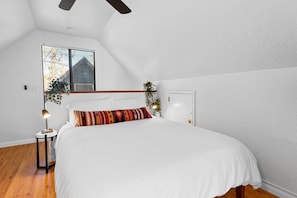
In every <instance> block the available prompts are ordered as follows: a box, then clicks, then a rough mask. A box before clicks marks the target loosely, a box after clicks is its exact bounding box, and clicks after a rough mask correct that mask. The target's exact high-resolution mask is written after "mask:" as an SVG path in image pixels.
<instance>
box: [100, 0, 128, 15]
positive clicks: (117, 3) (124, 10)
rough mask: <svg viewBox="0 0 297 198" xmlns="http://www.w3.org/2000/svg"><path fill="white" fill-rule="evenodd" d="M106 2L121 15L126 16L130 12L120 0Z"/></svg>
mask: <svg viewBox="0 0 297 198" xmlns="http://www.w3.org/2000/svg"><path fill="white" fill-rule="evenodd" d="M106 1H107V2H108V3H109V4H110V5H112V7H114V8H115V9H116V10H117V11H118V12H119V13H121V14H127V13H130V12H131V10H130V8H128V6H127V5H126V4H125V3H124V2H122V1H121V0H106Z"/></svg>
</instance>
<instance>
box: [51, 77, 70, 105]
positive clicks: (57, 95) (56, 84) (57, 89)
mask: <svg viewBox="0 0 297 198" xmlns="http://www.w3.org/2000/svg"><path fill="white" fill-rule="evenodd" d="M63 93H66V94H69V93H70V86H69V83H67V82H65V81H60V80H59V78H57V79H53V80H52V81H51V82H50V84H49V89H48V91H46V92H45V101H50V102H53V103H56V104H59V105H60V104H61V101H62V94H63Z"/></svg>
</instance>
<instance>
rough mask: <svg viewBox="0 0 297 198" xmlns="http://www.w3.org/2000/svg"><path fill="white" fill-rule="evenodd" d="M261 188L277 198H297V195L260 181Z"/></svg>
mask: <svg viewBox="0 0 297 198" xmlns="http://www.w3.org/2000/svg"><path fill="white" fill-rule="evenodd" d="M261 188H263V189H264V190H266V191H268V192H270V193H272V194H274V195H276V196H279V197H280V198H297V194H295V193H293V192H290V191H288V190H286V189H284V188H282V187H280V186H277V185H275V184H272V183H270V182H269V181H265V180H264V181H262V186H261Z"/></svg>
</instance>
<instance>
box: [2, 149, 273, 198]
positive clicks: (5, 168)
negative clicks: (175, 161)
mask: <svg viewBox="0 0 297 198" xmlns="http://www.w3.org/2000/svg"><path fill="white" fill-rule="evenodd" d="M40 144H43V143H40ZM40 154H41V159H40V160H41V165H44V163H42V162H44V146H40ZM42 154H43V155H42ZM0 197H1V198H2V197H3V198H23V197H28V198H35V197H36V198H55V197H56V194H55V185H54V167H52V168H50V170H49V173H48V174H46V173H45V169H42V168H41V169H37V168H36V144H26V145H21V146H14V147H7V148H0ZM220 198H235V190H234V189H231V190H230V191H229V192H228V193H227V194H226V195H224V196H222V197H220ZM245 198H277V196H274V195H272V194H270V193H268V192H266V191H264V190H262V189H257V190H254V189H253V188H252V187H250V186H248V187H246V192H245Z"/></svg>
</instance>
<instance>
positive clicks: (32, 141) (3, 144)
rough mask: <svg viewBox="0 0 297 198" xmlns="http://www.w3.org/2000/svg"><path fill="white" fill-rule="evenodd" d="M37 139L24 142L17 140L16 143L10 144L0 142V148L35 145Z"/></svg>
mask: <svg viewBox="0 0 297 198" xmlns="http://www.w3.org/2000/svg"><path fill="white" fill-rule="evenodd" d="M35 142H36V140H35V138H31V139H24V140H16V141H10V142H0V148H5V147H10V146H19V145H23V144H31V143H35Z"/></svg>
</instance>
